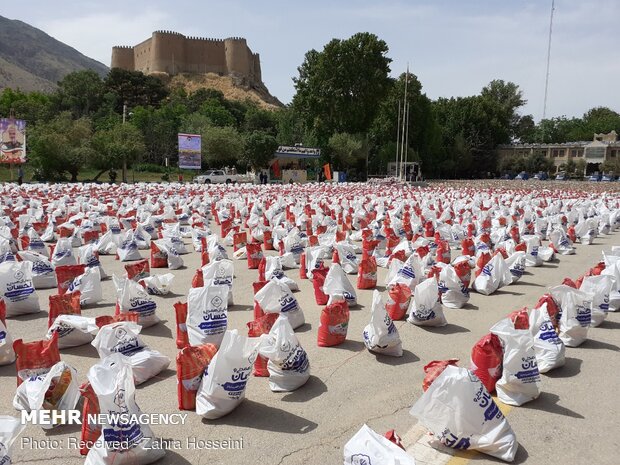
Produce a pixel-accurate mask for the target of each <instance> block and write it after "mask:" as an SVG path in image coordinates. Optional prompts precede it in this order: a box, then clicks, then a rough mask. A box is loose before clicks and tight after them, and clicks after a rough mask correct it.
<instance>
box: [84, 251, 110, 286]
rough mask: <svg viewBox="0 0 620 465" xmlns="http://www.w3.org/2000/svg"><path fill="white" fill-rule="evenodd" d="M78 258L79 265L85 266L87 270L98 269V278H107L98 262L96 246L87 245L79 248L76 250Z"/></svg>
mask: <svg viewBox="0 0 620 465" xmlns="http://www.w3.org/2000/svg"><path fill="white" fill-rule="evenodd" d="M78 257H79V260H78V261H79V263H82V264H84V265H86V266H87V267H88V268H95V267H97V268H99V276H100V277H101V279H106V278H107V277H108V275H107V274H106V272H105V271H104V270H103V266H102V265H101V261H100V260H99V253H98V252H97V246H96V245H95V244H87V245H83V246H82V247H80V248H79V249H78Z"/></svg>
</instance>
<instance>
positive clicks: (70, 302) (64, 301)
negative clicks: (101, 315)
mask: <svg viewBox="0 0 620 465" xmlns="http://www.w3.org/2000/svg"><path fill="white" fill-rule="evenodd" d="M80 297H81V293H80V291H75V292H73V293H71V294H64V295H51V296H49V303H50V311H49V314H48V316H47V327H48V328H49V327H50V326H52V324H53V323H54V321H55V320H56V317H57V316H58V315H81V314H82V310H81V308H80Z"/></svg>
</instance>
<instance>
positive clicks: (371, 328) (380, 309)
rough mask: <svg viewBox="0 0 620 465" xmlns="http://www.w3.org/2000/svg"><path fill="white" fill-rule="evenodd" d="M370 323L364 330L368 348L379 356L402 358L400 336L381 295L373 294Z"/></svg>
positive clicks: (377, 292) (374, 292)
mask: <svg viewBox="0 0 620 465" xmlns="http://www.w3.org/2000/svg"><path fill="white" fill-rule="evenodd" d="M370 311H371V314H370V323H369V324H368V325H366V327H365V328H364V333H363V338H364V344H365V345H366V348H367V349H368V350H370V351H371V352H375V353H378V354H384V355H391V356H394V357H402V355H403V347H402V343H401V341H400V335H399V334H398V330H397V329H396V326H395V325H394V322H393V321H392V319H391V318H390V316H389V315H388V313H387V310H386V309H385V302H383V299H382V298H381V293H380V292H379V291H377V290H376V289H375V290H374V291H373V292H372V307H371V310H370Z"/></svg>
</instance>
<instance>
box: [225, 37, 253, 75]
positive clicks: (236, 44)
mask: <svg viewBox="0 0 620 465" xmlns="http://www.w3.org/2000/svg"><path fill="white" fill-rule="evenodd" d="M224 50H225V54H226V67H227V68H228V72H229V73H230V74H238V75H241V76H248V77H249V76H250V51H249V49H248V44H247V42H246V40H245V39H243V38H241V37H231V38H228V39H224Z"/></svg>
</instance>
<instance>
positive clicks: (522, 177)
mask: <svg viewBox="0 0 620 465" xmlns="http://www.w3.org/2000/svg"><path fill="white" fill-rule="evenodd" d="M515 179H520V180H522V181H527V180H528V179H530V175H529V174H527V173H526V172H525V171H521V172H520V173H519V174H517V177H516V178H515Z"/></svg>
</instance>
